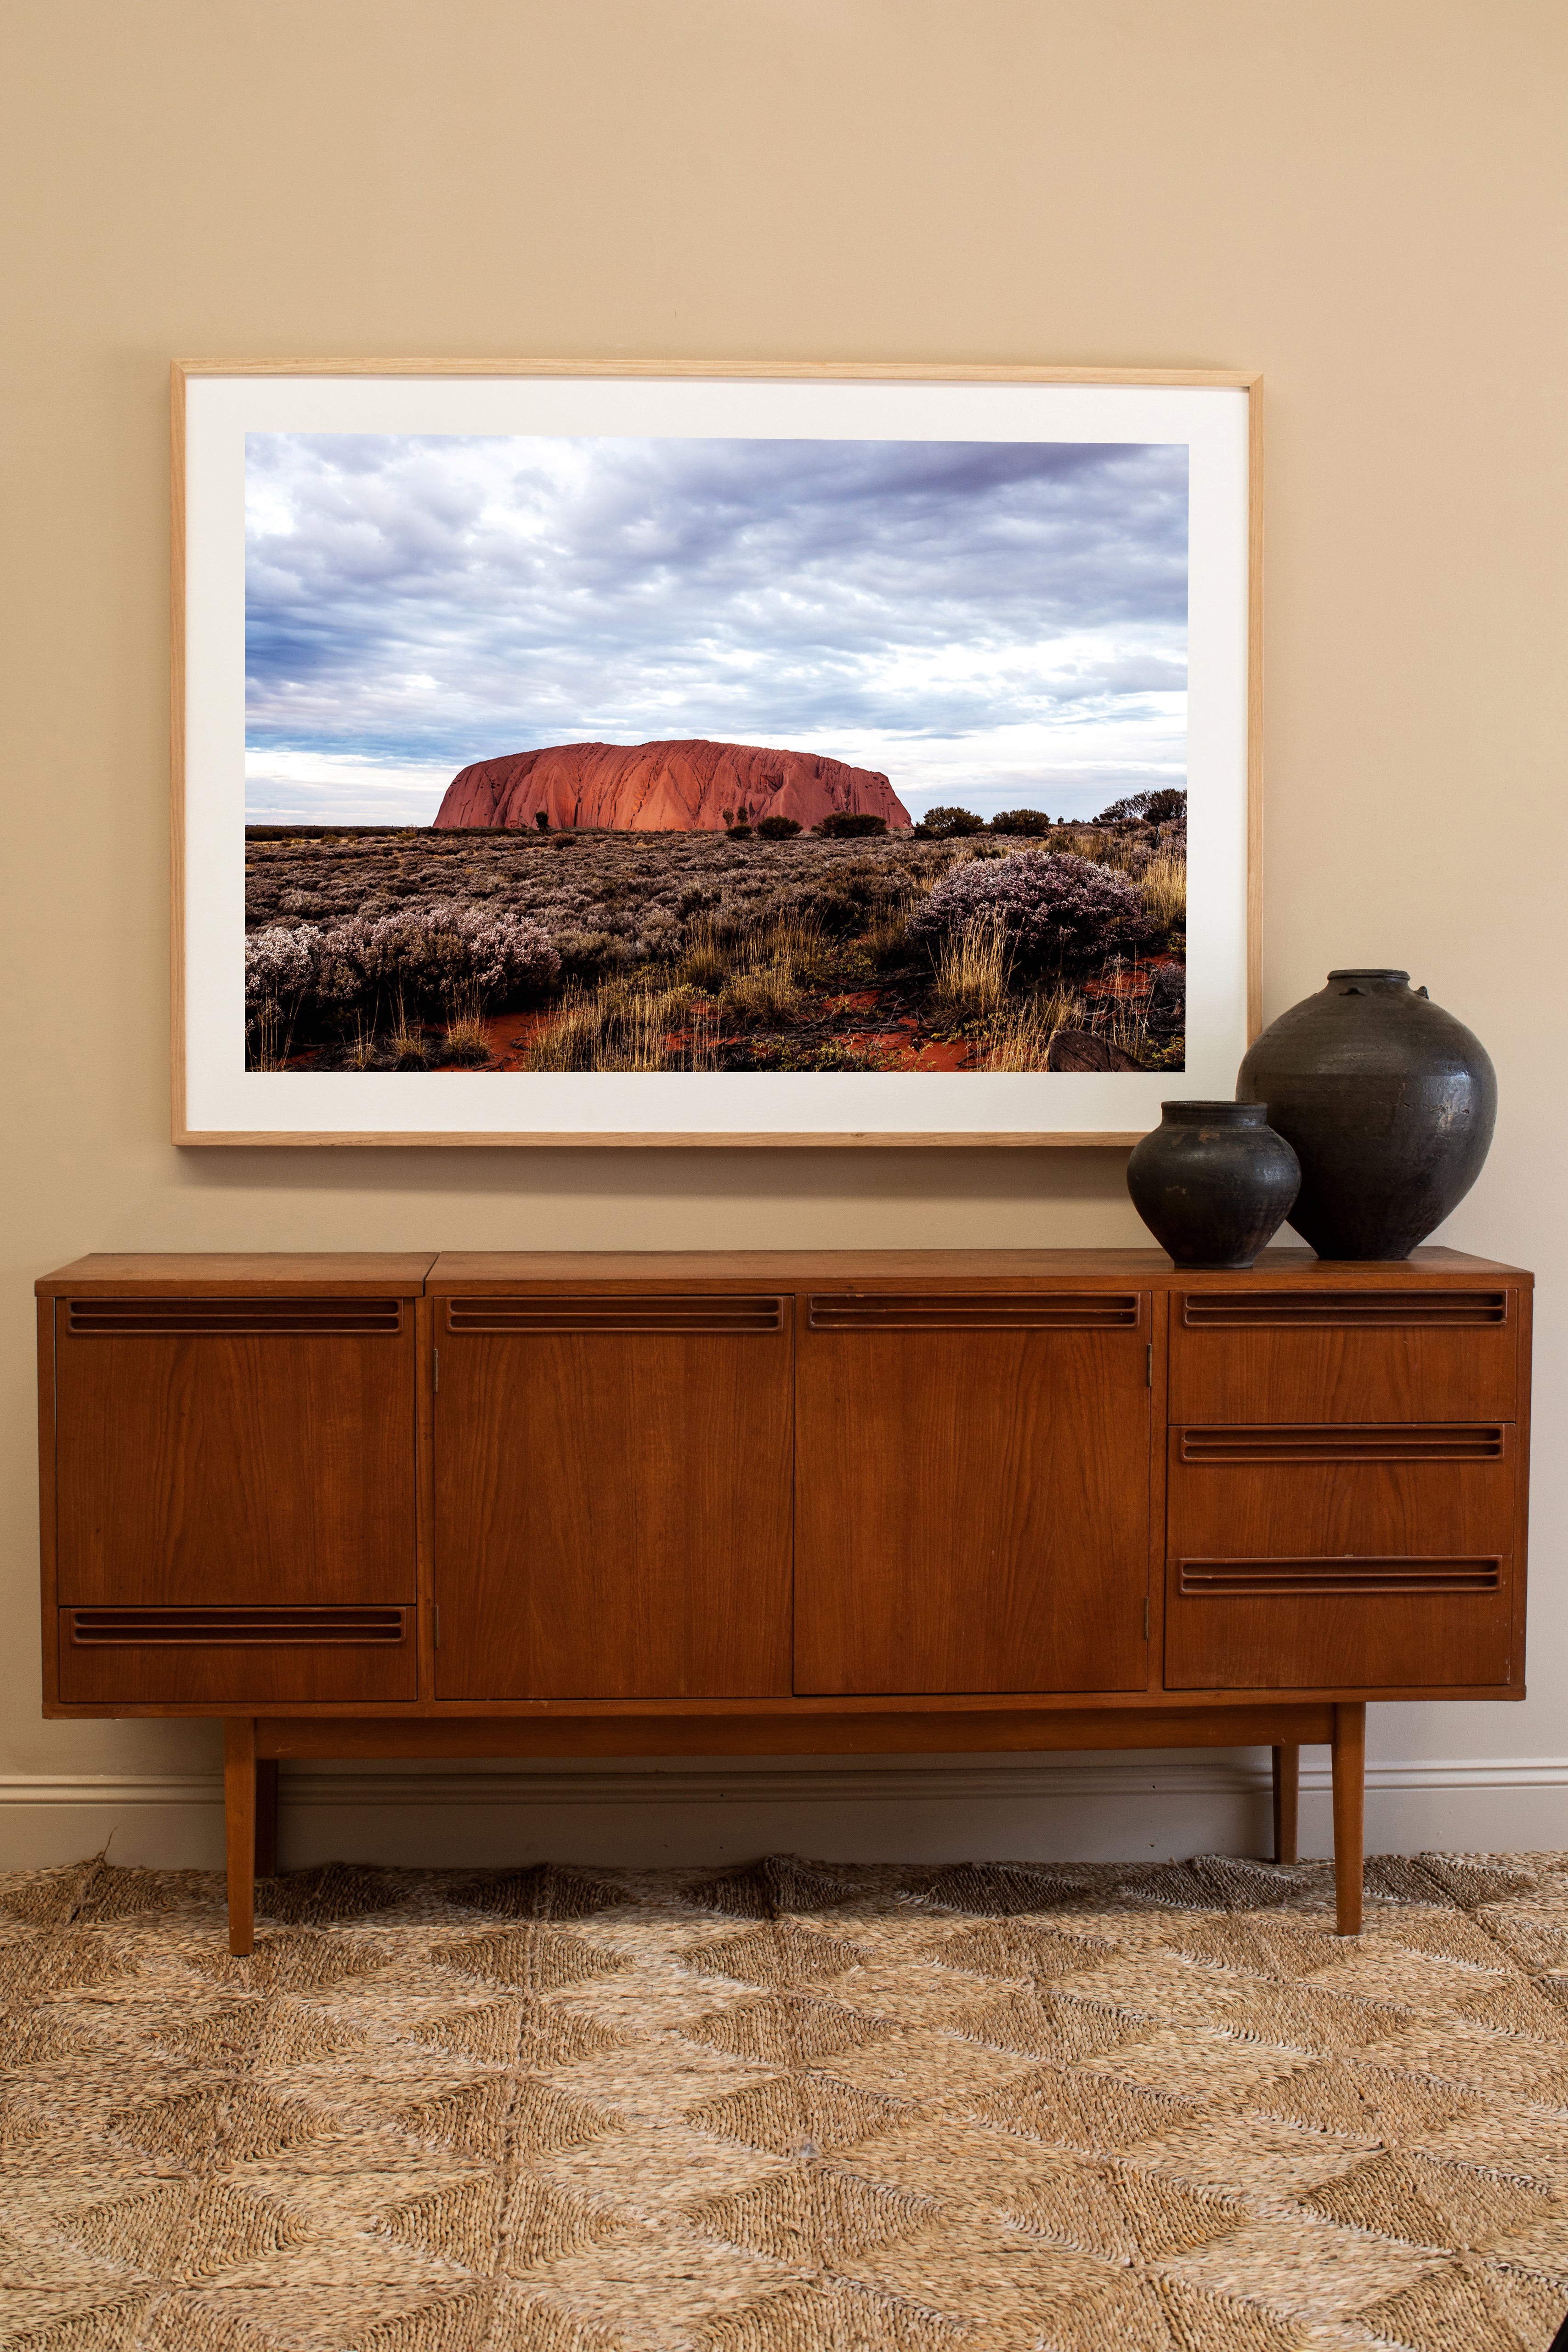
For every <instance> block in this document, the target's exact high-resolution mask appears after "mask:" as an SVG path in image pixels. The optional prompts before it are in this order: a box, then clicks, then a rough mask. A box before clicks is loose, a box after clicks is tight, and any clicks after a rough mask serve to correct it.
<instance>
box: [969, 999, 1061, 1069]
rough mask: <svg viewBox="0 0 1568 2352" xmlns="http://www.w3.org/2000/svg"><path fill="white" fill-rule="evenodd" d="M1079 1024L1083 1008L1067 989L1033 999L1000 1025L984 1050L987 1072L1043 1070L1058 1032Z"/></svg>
mask: <svg viewBox="0 0 1568 2352" xmlns="http://www.w3.org/2000/svg"><path fill="white" fill-rule="evenodd" d="M1082 1021H1083V1005H1082V1003H1081V1002H1080V1000H1079V998H1078V997H1076V996H1075V995H1074V994H1073V992H1072V991H1071V989H1070V988H1053V989H1050V990H1048V991H1046V992H1042V993H1041V994H1040V995H1038V996H1033V997H1031V998H1030V999H1029V1002H1028V1003H1026V1004H1024V1005H1020V1006H1019V1008H1018V1010H1017V1011H1016V1013H1012V1014H1011V1015H1010V1016H1009V1017H1008V1018H1007V1019H1006V1020H1005V1021H1003V1022H1001V1023H1000V1024H998V1026H997V1028H996V1030H995V1032H994V1042H993V1043H992V1044H991V1045H988V1046H987V1047H986V1048H985V1054H984V1067H985V1068H986V1069H988V1070H1043V1069H1044V1068H1045V1066H1046V1056H1047V1054H1048V1053H1049V1052H1050V1049H1051V1039H1052V1038H1053V1037H1054V1036H1055V1035H1056V1034H1057V1031H1058V1029H1076V1028H1078V1027H1079V1026H1080V1024H1082Z"/></svg>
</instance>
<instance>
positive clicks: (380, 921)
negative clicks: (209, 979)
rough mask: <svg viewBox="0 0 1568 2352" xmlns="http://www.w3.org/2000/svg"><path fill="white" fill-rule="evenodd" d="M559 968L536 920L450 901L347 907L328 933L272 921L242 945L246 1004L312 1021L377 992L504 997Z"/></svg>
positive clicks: (423, 997) (374, 997)
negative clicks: (362, 911) (381, 910)
mask: <svg viewBox="0 0 1568 2352" xmlns="http://www.w3.org/2000/svg"><path fill="white" fill-rule="evenodd" d="M560 970H561V958H560V955H559V954H558V952H557V951H556V950H555V949H554V948H553V947H552V945H551V942H550V939H549V936H548V934H547V933H546V932H545V931H544V930H543V929H541V927H540V926H539V924H537V923H535V922H532V921H531V920H530V919H528V918H527V917H526V916H522V915H518V914H515V913H512V912H510V911H508V910H506V909H501V910H500V911H497V910H496V909H493V908H488V907H473V906H466V905H463V904H460V903H459V902H458V901H456V900H453V899H446V900H437V901H436V902H435V903H434V904H432V905H428V906H425V907H419V908H408V909H406V910H403V909H400V910H399V911H397V912H396V913H394V914H386V915H382V916H380V917H377V918H375V919H367V918H366V917H364V916H363V915H351V916H350V917H349V918H348V919H347V920H346V921H345V922H342V923H335V924H333V926H332V927H331V929H330V930H325V931H323V930H321V929H319V928H318V927H317V926H315V925H314V924H310V923H301V924H300V925H298V926H297V928H295V929H292V930H286V929H282V928H281V927H280V926H279V925H272V926H271V927H269V928H268V929H266V930H263V931H253V932H252V933H251V935H250V937H249V938H248V939H247V940H246V943H245V986H246V1001H247V1005H249V1006H253V1007H254V1006H257V1005H259V1004H261V1003H264V1002H267V1001H271V1002H273V1003H281V1004H286V1005H289V1006H290V1007H291V1008H293V1010H294V1011H295V1013H296V1014H297V1015H310V1016H312V1017H314V1018H316V1019H318V1020H321V1019H335V1020H338V1021H340V1022H341V1021H344V1020H347V1019H348V1018H349V1017H351V1016H352V1015H353V1014H356V1013H364V1012H366V1011H374V1006H375V1004H376V1003H378V1002H379V1001H381V1000H383V999H395V1000H396V1001H397V1002H398V1003H400V1004H401V1003H404V1002H407V1003H412V1004H416V1005H419V1004H424V1005H432V1006H433V1005H437V1004H450V1003H452V1002H453V1001H454V999H455V997H456V996H457V995H458V994H459V993H465V992H466V993H472V994H474V995H476V996H477V997H478V999H479V1001H481V1002H486V1003H501V1002H504V1001H506V1000H507V999H509V998H514V997H517V996H519V995H521V994H524V993H527V992H531V991H534V990H538V989H542V988H545V987H548V986H549V984H550V983H551V982H552V981H553V980H555V979H556V978H557V976H558V974H559V972H560Z"/></svg>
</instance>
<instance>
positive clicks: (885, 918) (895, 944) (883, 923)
mask: <svg viewBox="0 0 1568 2352" xmlns="http://www.w3.org/2000/svg"><path fill="white" fill-rule="evenodd" d="M860 944H861V946H862V947H863V948H864V949H865V950H866V953H867V955H868V957H869V958H870V961H871V963H872V965H873V966H874V968H875V969H876V970H877V971H884V970H885V969H886V968H887V966H888V965H889V964H892V963H901V962H902V961H903V960H904V958H905V957H906V956H907V955H908V954H909V951H910V906H909V903H908V902H906V903H905V904H904V905H903V906H901V907H889V908H888V910H887V912H886V913H885V914H881V915H879V916H878V917H877V918H876V919H875V920H874V921H873V923H872V924H871V927H870V929H868V932H867V933H866V936H865V938H864V939H863V940H861V942H860Z"/></svg>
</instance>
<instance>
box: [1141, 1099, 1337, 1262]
mask: <svg viewBox="0 0 1568 2352" xmlns="http://www.w3.org/2000/svg"><path fill="white" fill-rule="evenodd" d="M1160 1115H1161V1123H1160V1125H1159V1126H1158V1127H1157V1128H1155V1129H1154V1130H1153V1132H1152V1134H1149V1135H1146V1136H1144V1138H1143V1139H1142V1142H1141V1143H1135V1144H1134V1145H1133V1147H1132V1151H1131V1157H1130V1158H1129V1160H1128V1162H1127V1189H1128V1191H1129V1192H1131V1195H1132V1205H1133V1207H1134V1208H1135V1209H1136V1210H1137V1212H1138V1213H1139V1215H1140V1216H1141V1217H1142V1220H1143V1223H1145V1224H1146V1225H1147V1226H1148V1228H1149V1231H1150V1232H1151V1233H1152V1234H1153V1236H1154V1239H1155V1240H1156V1241H1157V1242H1158V1243H1159V1244H1160V1246H1161V1248H1162V1249H1165V1250H1169V1252H1170V1254H1171V1255H1172V1256H1173V1258H1174V1260H1175V1262H1176V1264H1177V1265H1185V1266H1226V1265H1236V1266H1246V1265H1251V1264H1252V1262H1253V1260H1254V1259H1255V1258H1256V1257H1257V1255H1258V1251H1259V1250H1260V1249H1264V1248H1266V1247H1267V1246H1268V1243H1269V1242H1270V1241H1271V1240H1272V1239H1273V1237H1274V1235H1275V1234H1277V1233H1278V1232H1279V1228H1280V1226H1281V1225H1282V1224H1283V1223H1284V1222H1285V1218H1286V1216H1287V1214H1288V1213H1289V1207H1290V1203H1291V1202H1292V1201H1293V1200H1294V1199H1295V1197H1296V1188H1297V1186H1298V1185H1299V1184H1300V1181H1301V1171H1300V1168H1299V1167H1298V1166H1297V1164H1296V1155H1295V1153H1294V1152H1293V1151H1292V1150H1291V1149H1290V1147H1289V1144H1288V1143H1287V1142H1286V1141H1285V1139H1284V1137H1283V1136H1280V1135H1276V1134H1275V1132H1274V1130H1273V1129H1272V1128H1270V1127H1269V1126H1268V1125H1267V1123H1266V1122H1267V1120H1268V1109H1267V1108H1266V1107H1265V1106H1264V1105H1263V1104H1262V1103H1260V1102H1259V1103H1245V1102H1241V1103H1230V1102H1168V1103H1162V1104H1161V1105H1160Z"/></svg>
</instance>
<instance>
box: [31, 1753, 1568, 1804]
mask: <svg viewBox="0 0 1568 2352" xmlns="http://www.w3.org/2000/svg"><path fill="white" fill-rule="evenodd" d="M1311 1752H1313V1753H1314V1754H1316V1753H1319V1752H1322V1751H1311ZM1366 1785H1367V1790H1368V1791H1369V1793H1372V1792H1377V1791H1382V1790H1426V1791H1431V1792H1433V1793H1436V1792H1455V1791H1458V1790H1477V1791H1485V1792H1491V1791H1500V1790H1507V1789H1558V1788H1568V1757H1563V1756H1508V1757H1488V1756H1483V1757H1441V1758H1429V1759H1410V1760H1405V1761H1394V1762H1389V1763H1378V1762H1375V1761H1369V1762H1368V1764H1367V1768H1366ZM282 1788H283V1794H284V1797H285V1801H287V1803H288V1804H289V1805H290V1806H294V1805H314V1806H332V1807H350V1806H352V1807H353V1809H354V1810H355V1811H359V1810H360V1809H362V1808H371V1809H380V1808H388V1809H391V1810H393V1811H398V1812H406V1811H409V1810H410V1808H424V1807H426V1806H460V1807H461V1808H462V1809H463V1810H464V1811H471V1810H472V1808H474V1807H475V1806H483V1805H492V1806H494V1805H500V1806H515V1805H520V1804H527V1805H611V1806H615V1807H617V1808H619V1807H623V1806H626V1805H727V1804H760V1805H781V1804H783V1805H787V1804H802V1803H814V1804H831V1803H836V1802H837V1803H852V1804H862V1805H863V1804H877V1803H890V1804H926V1805H930V1804H942V1803H951V1802H952V1801H955V1800H963V1799H971V1800H976V1801H978V1800H986V1801H991V1802H995V1801H997V1800H998V1799H1000V1800H1003V1801H1006V1800H1012V1801H1020V1800H1023V1801H1028V1800H1034V1801H1039V1800H1041V1799H1046V1798H1060V1799H1065V1800H1067V1801H1069V1802H1070V1801H1077V1800H1081V1799H1083V1798H1086V1797H1148V1796H1168V1797H1172V1798H1176V1799H1181V1798H1186V1797H1197V1796H1216V1795H1224V1796H1250V1795H1253V1794H1255V1793H1257V1792H1258V1791H1259V1790H1264V1789H1267V1788H1268V1763H1267V1761H1266V1760H1265V1759H1261V1758H1260V1759H1259V1760H1258V1761H1257V1762H1252V1763H1241V1762H1237V1761H1235V1760H1233V1759H1229V1758H1226V1757H1223V1756H1217V1757H1210V1756H1207V1755H1205V1756H1203V1757H1202V1758H1201V1759H1197V1760H1194V1761H1191V1762H1186V1761H1181V1762H1177V1761H1171V1760H1166V1759H1162V1760H1160V1761H1158V1762H1151V1763H1146V1764H1132V1763H1120V1762H1111V1761H1095V1762H1092V1763H1068V1762H1064V1761H1061V1760H1060V1759H1050V1760H1047V1759H1044V1758H1040V1757H1032V1756H1031V1757H1024V1758H1019V1759H1008V1760H1006V1761H1005V1762H1003V1761H1000V1760H998V1759H994V1758H987V1759H985V1760H984V1762H982V1763H977V1764H957V1763H949V1762H943V1763H940V1764H936V1763H928V1762H924V1761H916V1762H913V1763H908V1764H905V1763H898V1764H889V1763H886V1762H878V1763H874V1764H871V1763H868V1764H859V1763H847V1762H846V1761H844V1760H843V1759H839V1758H834V1759H831V1760H829V1761H828V1762H826V1763H825V1764H801V1763H796V1762H794V1761H790V1762H787V1763H781V1762H765V1763H760V1764H752V1763H746V1762H731V1761H730V1760H728V1759H726V1760H723V1761H721V1762H707V1761H693V1762H681V1763H679V1764H677V1765H674V1766H671V1767H667V1766H665V1765H663V1764H658V1763H649V1764H642V1765H629V1766H628V1765H625V1764H612V1765H606V1766H604V1767H602V1768H595V1767H594V1766H591V1765H578V1766H574V1767H573V1768H571V1769H567V1770H562V1769H559V1768H557V1767H553V1766H552V1767H540V1766H533V1765H530V1764H527V1763H520V1764H517V1765H512V1766H508V1767H505V1768H497V1767H493V1766H492V1767H489V1768H488V1769H472V1770H469V1769H464V1768H462V1767H460V1766H458V1767H454V1766H451V1765H428V1766H426V1767H423V1768H421V1769H414V1770H411V1769H407V1768H406V1767H404V1768H401V1769H385V1770H377V1769H375V1768H374V1766H371V1767H365V1766H351V1765H327V1766H310V1765H307V1766H303V1767H292V1766H289V1765H287V1764H286V1765H285V1766H284V1768H283V1773H282ZM1329 1788H1330V1774H1329V1766H1328V1762H1327V1759H1326V1753H1324V1760H1323V1761H1322V1762H1317V1761H1313V1762H1310V1763H1308V1762H1305V1761H1304V1762H1303V1763H1302V1766H1301V1791H1302V1794H1303V1795H1304V1796H1324V1795H1327V1793H1328V1791H1329ZM222 1802H223V1776H222V1774H221V1773H219V1772H169V1773H155V1772H140V1773H136V1772H131V1773H97V1772H75V1773H53V1774H50V1773H28V1772H11V1773H4V1774H0V1806H6V1805H90V1806H93V1807H100V1806H105V1805H110V1806H120V1805H138V1806H140V1805H182V1806H184V1805H215V1806H216V1805H221V1804H222Z"/></svg>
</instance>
